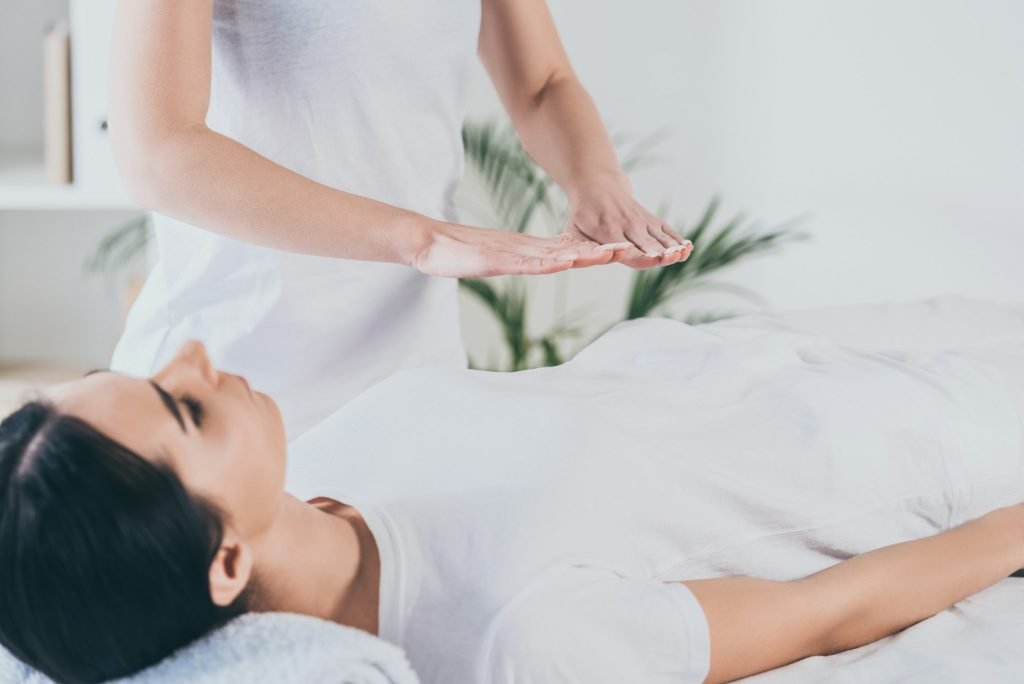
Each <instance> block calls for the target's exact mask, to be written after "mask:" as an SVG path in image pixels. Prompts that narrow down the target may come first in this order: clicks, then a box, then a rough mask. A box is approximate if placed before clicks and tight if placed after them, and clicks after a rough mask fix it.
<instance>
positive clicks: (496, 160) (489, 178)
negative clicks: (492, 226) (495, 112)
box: [462, 122, 556, 233]
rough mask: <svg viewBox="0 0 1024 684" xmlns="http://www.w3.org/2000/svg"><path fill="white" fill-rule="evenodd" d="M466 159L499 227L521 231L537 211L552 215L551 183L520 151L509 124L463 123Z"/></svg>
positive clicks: (520, 145)
mask: <svg viewBox="0 0 1024 684" xmlns="http://www.w3.org/2000/svg"><path fill="white" fill-rule="evenodd" d="M462 144H463V148H464V149H465V155H466V160H467V162H469V166H470V168H472V169H473V170H474V171H475V172H476V173H477V174H479V176H480V178H481V180H482V181H483V183H484V185H485V187H486V188H487V192H488V195H489V197H490V200H491V203H492V205H493V206H494V209H495V211H496V212H497V214H498V217H499V219H500V220H501V221H502V222H503V223H504V224H505V225H503V226H501V227H502V228H506V229H511V230H515V231H516V232H520V233H522V232H524V231H525V230H526V228H527V227H528V226H529V225H530V220H531V219H532V218H533V216H534V215H535V214H536V213H537V211H538V210H541V209H543V210H545V211H547V212H549V215H551V216H554V215H555V212H556V209H555V205H554V202H553V200H552V196H551V187H552V186H553V182H552V181H551V179H550V178H549V177H548V176H547V175H546V174H545V173H543V172H542V171H541V170H540V168H539V167H538V166H537V164H536V163H534V161H533V159H531V158H530V155H529V154H527V152H526V150H525V149H523V146H522V144H520V142H519V138H518V137H517V136H516V133H515V130H514V129H513V128H512V126H511V125H504V126H502V125H499V124H497V123H494V122H487V123H481V124H475V123H469V122H467V123H466V124H465V125H464V126H463V128H462Z"/></svg>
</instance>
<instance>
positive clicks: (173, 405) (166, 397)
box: [82, 368, 188, 432]
mask: <svg viewBox="0 0 1024 684" xmlns="http://www.w3.org/2000/svg"><path fill="white" fill-rule="evenodd" d="M96 373H113V371H112V370H110V369H109V368H95V369H93V370H91V371H89V372H88V373H86V374H85V375H84V376H82V377H86V378H87V377H89V376H90V375H95V374H96ZM146 382H148V383H149V384H150V385H152V386H153V389H155V390H156V393H157V394H158V395H159V396H160V402H161V403H162V404H163V405H164V406H166V407H167V410H168V411H170V412H171V415H172V416H173V417H174V420H175V421H176V422H177V423H178V427H180V428H181V431H182V432H188V430H186V429H185V419H184V418H182V416H181V410H180V409H179V408H178V402H176V401H174V397H172V396H171V395H170V394H169V393H168V392H167V390H165V389H164V388H163V387H161V386H160V385H158V384H156V383H155V382H153V381H152V380H147V381H146Z"/></svg>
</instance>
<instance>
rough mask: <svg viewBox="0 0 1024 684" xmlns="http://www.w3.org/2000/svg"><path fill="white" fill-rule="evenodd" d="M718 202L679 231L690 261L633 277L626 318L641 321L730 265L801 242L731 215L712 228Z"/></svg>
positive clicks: (784, 232)
mask: <svg viewBox="0 0 1024 684" xmlns="http://www.w3.org/2000/svg"><path fill="white" fill-rule="evenodd" d="M719 206H720V202H719V200H718V198H713V199H712V200H711V201H710V202H709V203H708V206H707V208H706V209H705V210H704V213H703V214H702V215H701V218H700V220H698V221H697V223H696V225H695V226H694V227H693V228H692V229H691V230H686V229H685V228H681V229H680V232H681V233H683V234H684V235H686V236H687V237H688V238H689V239H690V240H691V241H692V242H693V253H692V255H691V256H690V258H689V259H687V260H686V261H684V262H681V263H678V264H672V265H671V266H662V267H660V268H653V269H649V270H646V271H638V272H637V273H636V275H634V277H633V284H632V286H631V288H630V292H629V297H628V298H627V305H626V318H627V319H633V318H640V317H642V316H647V315H650V314H651V313H654V312H655V311H656V310H658V309H660V308H662V307H664V306H665V305H666V304H667V303H668V302H669V300H671V299H673V298H675V297H678V296H679V295H680V294H683V293H684V292H685V291H687V290H690V289H693V288H694V287H695V286H696V284H697V283H698V282H699V281H701V280H703V279H704V278H706V277H707V276H708V274H710V273H714V272H716V271H718V270H720V269H723V268H725V267H727V266H729V265H732V264H734V263H736V262H737V261H740V260H741V259H746V258H747V257H750V256H754V255H757V254H762V253H765V252H768V251H771V250H773V249H776V248H778V247H780V246H781V245H782V244H783V243H785V242H790V241H794V240H800V239H804V238H805V237H806V236H804V235H802V234H800V233H797V232H794V231H793V230H792V229H791V228H790V226H789V225H783V226H779V227H777V228H775V229H773V230H770V231H768V232H759V230H758V227H757V226H756V225H747V224H746V220H745V218H744V217H743V215H742V214H738V215H736V216H734V217H733V218H732V219H730V220H729V221H727V222H726V223H725V224H724V225H722V226H721V227H720V228H717V229H715V228H713V225H714V222H715V217H716V216H717V214H718V210H719Z"/></svg>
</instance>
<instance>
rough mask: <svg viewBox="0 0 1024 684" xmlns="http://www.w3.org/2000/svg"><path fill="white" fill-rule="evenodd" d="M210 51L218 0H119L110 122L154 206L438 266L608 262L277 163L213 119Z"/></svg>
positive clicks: (133, 181) (126, 172)
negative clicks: (332, 183) (338, 185)
mask: <svg viewBox="0 0 1024 684" xmlns="http://www.w3.org/2000/svg"><path fill="white" fill-rule="evenodd" d="M211 52H212V0H121V1H120V2H119V3H118V8H117V19H116V23H115V30H114V51H113V59H112V63H113V73H112V86H113V87H112V93H111V112H110V131H111V137H112V141H113V145H114V153H115V157H116V159H117V162H118V166H119V168H120V170H121V174H122V176H123V177H124V179H125V182H126V184H127V186H128V188H129V190H130V191H131V192H132V194H133V195H134V196H135V198H136V199H137V200H138V201H139V202H141V203H142V205H143V206H144V207H146V208H149V209H154V210H157V211H160V212H161V213H165V214H168V215H170V216H174V217H176V218H179V219H182V220H184V221H187V222H189V223H193V224H195V225H198V226H202V227H204V228H207V229H209V230H213V231H215V232H218V233H222V234H224V235H227V236H230V237H234V238H237V239H240V240H246V241H250V242H254V243H258V244H261V245H266V246H269V247H274V248H277V249H282V250H288V251H293V252H300V253H305V254H316V255H322V256H333V257H342V258H347V259H362V260H370V261H386V262H392V263H398V264H404V265H408V266H413V267H417V268H419V269H420V270H422V271H424V272H426V273H431V274H433V275H450V276H466V275H496V274H500V273H547V272H553V271H560V270H564V269H566V268H570V267H572V266H573V265H587V264H588V259H589V260H590V263H597V262H600V261H607V260H608V259H609V254H608V253H607V252H604V253H597V254H596V255H591V254H590V252H591V250H593V249H594V245H592V244H585V243H583V242H582V241H575V242H570V241H566V240H562V241H558V240H555V239H543V238H532V237H529V236H522V235H514V234H508V233H503V232H500V231H492V230H484V229H479V228H472V227H469V226H459V225H457V224H449V223H444V222H441V221H435V220H432V219H429V218H428V217H425V216H423V215H420V214H417V213H414V212H411V211H406V210H404V209H401V208H398V207H394V206H391V205H388V204H385V203H382V202H378V201H375V200H372V199H369V198H366V197H361V196H358V195H354V194H351V193H348V192H344V191H342V190H339V189H335V188H330V187H328V186H325V185H322V184H320V183H317V182H314V181H312V180H310V179H308V178H305V177H303V176H301V175H299V174H297V173H293V172H292V171H290V170H288V169H285V168H284V167H282V166H280V165H278V164H275V163H274V162H272V161H270V160H269V159H266V158H265V157H263V156H261V155H259V154H257V153H256V152H254V151H253V150H251V149H249V148H247V147H245V146H244V145H242V144H240V143H238V142H236V141H235V140H232V139H231V138H228V137H226V136H224V135H221V134H219V133H216V132H215V131H212V130H210V129H209V128H208V127H207V126H206V124H205V120H206V114H207V109H208V107H209V101H210V77H211ZM574 256H577V257H579V259H578V261H577V262H574V261H573V257H574Z"/></svg>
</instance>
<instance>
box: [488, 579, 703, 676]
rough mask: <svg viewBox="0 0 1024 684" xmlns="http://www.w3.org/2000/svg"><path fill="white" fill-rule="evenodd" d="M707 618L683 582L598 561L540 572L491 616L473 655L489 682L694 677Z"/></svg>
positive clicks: (699, 672) (699, 665)
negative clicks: (609, 566)
mask: <svg viewBox="0 0 1024 684" xmlns="http://www.w3.org/2000/svg"><path fill="white" fill-rule="evenodd" d="M710 656H711V651H710V641H709V635H708V626H707V620H706V619H705V617H704V612H703V611H702V610H701V607H700V604H699V603H698V602H697V599H696V598H695V597H694V596H693V594H692V593H691V592H690V590H689V589H688V588H687V587H685V586H684V585H682V584H669V583H665V582H661V581H659V580H655V579H650V578H633V577H627V576H624V575H622V574H619V573H616V572H613V571H611V570H607V569H603V568H595V567H581V566H572V567H566V568H560V569H558V570H556V571H551V572H548V573H545V575H544V576H543V577H541V578H540V579H539V580H538V581H537V582H534V583H532V584H531V585H530V587H529V588H528V589H526V590H525V591H524V592H522V593H520V594H519V595H518V596H517V597H516V598H515V599H513V600H512V601H511V602H510V603H509V604H508V605H507V606H506V607H505V608H504V609H503V610H502V611H501V612H500V613H499V614H498V615H497V617H496V618H495V619H494V620H493V621H492V623H491V625H490V628H489V630H488V633H487V634H486V635H485V639H484V650H483V652H482V654H481V658H480V660H479V662H478V672H479V675H480V676H479V677H478V678H477V679H478V681H481V682H486V683H487V684H561V683H565V684H568V683H570V682H571V683H573V684H576V683H578V682H588V684H603V683H605V682H607V683H608V684H612V683H614V684H621V682H631V683H635V684H668V683H669V682H671V683H672V684H690V683H693V684H699V683H700V682H703V681H704V679H705V677H707V673H708V668H709V665H710Z"/></svg>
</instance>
